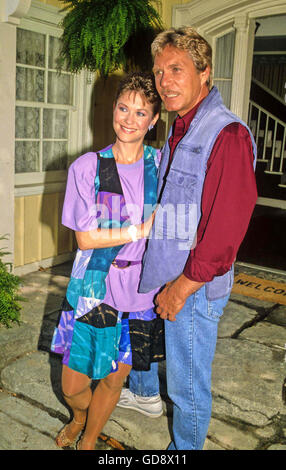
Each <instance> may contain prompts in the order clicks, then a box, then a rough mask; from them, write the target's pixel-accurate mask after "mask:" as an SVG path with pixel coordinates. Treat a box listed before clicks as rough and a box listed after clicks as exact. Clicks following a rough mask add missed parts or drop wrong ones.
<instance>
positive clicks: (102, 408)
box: [79, 363, 131, 450]
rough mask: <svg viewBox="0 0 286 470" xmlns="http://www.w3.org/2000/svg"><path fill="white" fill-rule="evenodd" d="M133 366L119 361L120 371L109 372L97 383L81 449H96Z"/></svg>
mask: <svg viewBox="0 0 286 470" xmlns="http://www.w3.org/2000/svg"><path fill="white" fill-rule="evenodd" d="M130 370H131V367H130V366H128V365H126V364H122V363H118V371H117V372H113V373H111V374H109V375H108V376H107V377H105V378H104V379H102V380H101V381H100V382H99V384H98V385H97V387H96V389H95V391H94V392H93V396H92V399H91V402H90V405H89V408H88V418H87V424H86V428H85V432H84V435H83V437H82V439H81V441H80V446H79V447H80V449H81V450H94V448H95V444H96V440H97V438H98V436H99V434H100V432H101V431H102V429H103V427H104V425H105V424H106V422H107V421H108V419H109V417H110V415H111V413H112V411H113V410H114V408H115V406H116V404H117V402H118V400H119V397H120V393H121V389H122V386H123V384H124V380H125V378H126V377H127V376H128V375H129V373H130Z"/></svg>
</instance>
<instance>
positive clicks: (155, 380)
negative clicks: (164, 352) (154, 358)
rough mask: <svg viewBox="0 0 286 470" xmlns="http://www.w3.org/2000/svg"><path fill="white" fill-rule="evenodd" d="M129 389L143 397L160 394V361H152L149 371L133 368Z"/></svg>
mask: <svg viewBox="0 0 286 470" xmlns="http://www.w3.org/2000/svg"><path fill="white" fill-rule="evenodd" d="M129 389H130V390H131V392H132V393H135V394H136V395H140V396H141V397H153V396H154V395H158V394H159V377H158V362H152V363H151V368H150V370H148V371H141V370H140V371H139V370H138V371H136V370H133V369H131V372H130V375H129Z"/></svg>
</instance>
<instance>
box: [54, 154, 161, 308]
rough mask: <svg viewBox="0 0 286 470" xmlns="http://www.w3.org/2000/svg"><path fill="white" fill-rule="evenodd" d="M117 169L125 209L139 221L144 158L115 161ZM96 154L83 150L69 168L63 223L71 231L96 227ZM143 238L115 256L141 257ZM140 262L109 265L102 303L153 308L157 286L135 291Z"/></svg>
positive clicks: (142, 199)
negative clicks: (84, 152) (119, 265)
mask: <svg viewBox="0 0 286 470" xmlns="http://www.w3.org/2000/svg"><path fill="white" fill-rule="evenodd" d="M116 165H117V170H118V174H119V177H120V182H121V186H122V190H123V194H124V198H125V201H126V208H127V211H128V214H129V216H130V218H131V222H132V224H139V223H141V218H142V213H143V205H144V159H143V156H142V158H140V160H138V161H137V162H135V163H132V164H119V163H117V164H116ZM96 168H97V155H96V153H94V152H89V153H86V154H85V155H82V156H81V157H79V158H78V159H77V160H75V161H74V162H73V163H72V165H71V166H70V168H69V172H68V179H67V186H66V193H65V200H64V206H63V213H62V224H63V225H65V226H66V227H69V228H70V229H72V230H75V231H79V232H85V231H89V230H92V229H95V228H97V211H96V206H95V184H94V183H95V176H96ZM145 244H146V240H145V239H142V240H138V241H137V242H131V243H127V244H126V245H124V247H122V248H121V250H120V251H119V253H118V255H117V257H116V259H123V260H128V261H135V260H141V259H142V257H143V254H144V250H145ZM140 273H141V264H135V265H132V266H129V267H128V268H125V269H118V268H116V267H114V266H113V265H111V267H110V270H109V273H108V275H107V277H106V295H105V298H104V300H103V302H104V303H106V304H108V305H110V306H112V307H114V308H116V309H117V310H120V311H126V312H129V311H138V310H146V309H148V308H151V307H153V305H154V303H153V299H154V296H155V294H156V293H157V292H158V289H155V290H152V291H150V292H148V293H146V294H141V293H138V284H139V279H140Z"/></svg>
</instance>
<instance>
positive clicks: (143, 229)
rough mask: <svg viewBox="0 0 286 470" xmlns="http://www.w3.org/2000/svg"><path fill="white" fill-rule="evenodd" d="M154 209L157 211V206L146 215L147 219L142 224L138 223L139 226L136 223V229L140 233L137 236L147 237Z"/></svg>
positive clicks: (152, 220) (154, 213)
mask: <svg viewBox="0 0 286 470" xmlns="http://www.w3.org/2000/svg"><path fill="white" fill-rule="evenodd" d="M156 211H157V208H156V209H155V210H154V212H152V214H151V215H150V216H149V217H148V219H147V220H146V221H145V222H144V223H143V224H140V225H139V226H138V225H137V229H138V232H139V234H140V235H139V236H138V238H148V235H149V233H150V230H151V228H152V225H153V222H154V218H155V215H156Z"/></svg>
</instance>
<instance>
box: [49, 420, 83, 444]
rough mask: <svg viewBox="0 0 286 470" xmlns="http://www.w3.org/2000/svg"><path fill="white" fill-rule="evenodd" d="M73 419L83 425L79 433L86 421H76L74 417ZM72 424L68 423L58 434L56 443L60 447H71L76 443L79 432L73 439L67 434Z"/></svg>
mask: <svg viewBox="0 0 286 470" xmlns="http://www.w3.org/2000/svg"><path fill="white" fill-rule="evenodd" d="M72 421H73V422H74V423H75V424H80V425H81V429H80V430H79V432H78V434H79V433H80V431H82V429H83V428H84V426H85V423H79V422H78V421H76V420H75V419H74V418H73V419H72ZM69 425H70V423H68V424H67V425H66V426H65V427H64V428H63V429H62V430H61V431H60V432H59V434H58V435H57V437H56V445H57V446H58V447H60V448H62V447H70V446H72V445H73V444H74V442H75V441H76V439H77V436H78V434H77V435H76V436H75V437H74V438H73V439H70V438H69V437H68V436H67V429H68V426H69Z"/></svg>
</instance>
